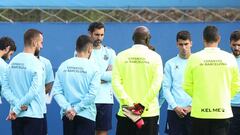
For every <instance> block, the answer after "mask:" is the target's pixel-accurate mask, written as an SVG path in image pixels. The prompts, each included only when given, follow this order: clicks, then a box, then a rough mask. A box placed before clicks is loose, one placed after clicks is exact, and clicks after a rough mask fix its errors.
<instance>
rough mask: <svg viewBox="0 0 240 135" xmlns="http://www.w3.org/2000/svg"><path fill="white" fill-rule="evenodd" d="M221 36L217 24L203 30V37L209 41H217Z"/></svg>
mask: <svg viewBox="0 0 240 135" xmlns="http://www.w3.org/2000/svg"><path fill="white" fill-rule="evenodd" d="M218 38H219V34H218V28H217V27H216V26H207V27H205V28H204V30H203V39H204V40H205V42H207V43H214V42H217V41H218Z"/></svg>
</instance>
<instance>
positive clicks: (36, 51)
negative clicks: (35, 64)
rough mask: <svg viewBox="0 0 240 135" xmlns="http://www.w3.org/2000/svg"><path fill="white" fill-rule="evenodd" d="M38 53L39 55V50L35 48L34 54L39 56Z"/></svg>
mask: <svg viewBox="0 0 240 135" xmlns="http://www.w3.org/2000/svg"><path fill="white" fill-rule="evenodd" d="M39 55H40V50H37V49H36V50H35V52H34V56H36V57H38V58H39Z"/></svg>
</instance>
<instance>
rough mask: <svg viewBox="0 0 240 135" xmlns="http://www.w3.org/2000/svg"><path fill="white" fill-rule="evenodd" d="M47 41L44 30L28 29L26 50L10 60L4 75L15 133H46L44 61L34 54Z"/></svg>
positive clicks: (9, 117) (25, 36) (21, 134)
mask: <svg viewBox="0 0 240 135" xmlns="http://www.w3.org/2000/svg"><path fill="white" fill-rule="evenodd" d="M42 44H43V36H42V33H41V32H40V31H38V30H36V29H29V30H27V31H26V32H25V33H24V51H23V52H21V53H19V54H18V55H16V56H15V57H14V58H13V59H12V61H11V62H10V63H9V66H8V68H7V69H6V72H5V74H4V77H3V89H2V93H4V94H3V96H4V97H5V98H6V100H7V101H8V102H9V103H10V105H11V109H10V113H9V115H8V117H7V119H8V120H12V134H13V135H33V134H34V135H42V134H43V133H42V126H43V113H44V112H45V111H46V104H45V99H44V96H45V93H44V91H43V88H44V83H43V82H44V80H43V73H44V68H43V66H42V64H41V62H40V61H39V60H38V59H37V58H36V57H35V56H34V53H35V52H36V51H38V50H39V49H40V48H41V47H42Z"/></svg>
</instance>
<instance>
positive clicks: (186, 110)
mask: <svg viewBox="0 0 240 135" xmlns="http://www.w3.org/2000/svg"><path fill="white" fill-rule="evenodd" d="M191 110H192V107H191V106H187V107H183V111H184V112H185V113H186V114H188V113H190V112H191Z"/></svg>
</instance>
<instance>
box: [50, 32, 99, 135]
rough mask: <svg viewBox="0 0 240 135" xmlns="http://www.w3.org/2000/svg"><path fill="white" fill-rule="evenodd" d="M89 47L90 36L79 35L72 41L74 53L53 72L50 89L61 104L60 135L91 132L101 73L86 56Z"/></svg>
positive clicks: (93, 124) (89, 52) (93, 127)
mask: <svg viewBox="0 0 240 135" xmlns="http://www.w3.org/2000/svg"><path fill="white" fill-rule="evenodd" d="M92 48H93V40H92V39H91V38H90V37H89V36H86V35H82V36H80V37H79V38H78V39H77V42H76V51H77V57H73V58H70V59H68V60H66V61H64V62H63V63H62V64H61V65H60V67H59V69H58V71H57V73H56V77H55V81H54V84H53V89H52V92H53V96H54V99H55V100H56V101H57V103H58V105H59V106H60V107H61V115H62V120H63V132H64V135H95V119H96V106H95V103H94V101H95V97H96V95H97V93H98V91H99V87H100V77H101V75H100V72H99V70H98V67H97V66H96V65H95V64H94V63H93V62H92V61H91V60H89V57H90V55H91V53H92ZM90 67H91V68H90Z"/></svg>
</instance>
